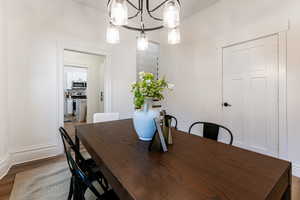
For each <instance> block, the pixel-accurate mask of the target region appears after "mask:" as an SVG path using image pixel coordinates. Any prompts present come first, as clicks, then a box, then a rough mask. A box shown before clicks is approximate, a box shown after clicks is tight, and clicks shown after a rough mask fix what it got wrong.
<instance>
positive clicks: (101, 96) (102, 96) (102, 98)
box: [100, 92, 104, 101]
mask: <svg viewBox="0 0 300 200" xmlns="http://www.w3.org/2000/svg"><path fill="white" fill-rule="evenodd" d="M103 100H104V94H103V92H100V101H103Z"/></svg>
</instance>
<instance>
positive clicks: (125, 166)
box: [75, 119, 292, 200]
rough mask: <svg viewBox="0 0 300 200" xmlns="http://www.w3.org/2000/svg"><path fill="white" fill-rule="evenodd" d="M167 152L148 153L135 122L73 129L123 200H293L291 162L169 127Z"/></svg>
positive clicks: (147, 143)
mask: <svg viewBox="0 0 300 200" xmlns="http://www.w3.org/2000/svg"><path fill="white" fill-rule="evenodd" d="M172 137H173V144H172V145H169V146H168V152H165V153H162V152H159V151H149V144H150V142H145V141H141V140H139V139H138V136H137V134H136V132H135V129H134V125H133V120H132V119H126V120H117V121H110V122H103V123H93V124H85V125H79V126H77V127H76V141H75V142H76V148H78V150H79V149H80V144H82V145H84V147H85V149H86V150H87V151H88V152H89V154H90V155H91V157H92V158H93V159H94V160H95V162H96V163H97V165H98V167H99V168H100V170H101V172H102V173H103V175H104V176H105V178H106V179H107V181H108V183H109V184H110V186H111V188H112V189H113V190H114V192H115V193H116V194H117V196H118V197H119V199H121V200H291V184H292V183H291V180H292V176H291V169H292V168H291V163H290V162H288V161H284V160H280V159H278V158H274V157H270V156H266V155H262V154H259V153H256V152H252V151H249V150H245V149H242V148H239V147H235V146H232V145H228V144H224V143H221V142H218V141H214V140H210V139H205V138H203V137H199V136H196V135H192V134H187V133H186V132H184V131H180V130H176V129H172Z"/></svg>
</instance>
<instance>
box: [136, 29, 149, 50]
mask: <svg viewBox="0 0 300 200" xmlns="http://www.w3.org/2000/svg"><path fill="white" fill-rule="evenodd" d="M148 46H149V42H148V38H147V36H146V34H145V33H141V34H140V35H139V37H138V38H137V49H138V50H139V51H145V50H146V49H148Z"/></svg>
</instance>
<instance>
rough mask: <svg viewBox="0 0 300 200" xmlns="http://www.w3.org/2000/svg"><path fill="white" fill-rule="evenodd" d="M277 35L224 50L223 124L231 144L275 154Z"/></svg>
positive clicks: (276, 147) (276, 152)
mask: <svg viewBox="0 0 300 200" xmlns="http://www.w3.org/2000/svg"><path fill="white" fill-rule="evenodd" d="M277 37H278V36H277V35H275V36H270V37H268V38H263V39H259V40H255V41H251V42H247V43H243V44H239V45H235V46H231V47H227V48H224V49H223V101H224V102H228V103H229V104H231V105H232V106H231V107H224V123H225V124H226V125H227V126H228V127H229V128H230V129H231V130H232V132H233V135H234V145H236V146H240V147H242V148H246V149H249V150H252V151H256V152H259V153H263V154H267V155H272V156H277V155H278V38H277Z"/></svg>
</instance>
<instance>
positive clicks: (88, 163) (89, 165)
mask: <svg viewBox="0 0 300 200" xmlns="http://www.w3.org/2000/svg"><path fill="white" fill-rule="evenodd" d="M59 132H60V135H61V138H62V142H63V146H64V150H65V152H67V151H68V148H70V149H72V151H73V152H74V154H75V155H76V158H77V159H76V161H77V163H76V164H77V165H78V166H79V167H80V169H81V170H83V171H84V172H85V173H86V174H88V176H89V179H90V180H96V181H97V182H98V183H99V184H100V186H101V187H102V189H103V191H105V192H107V191H108V189H109V184H108V182H107V180H106V179H105V177H104V176H103V174H102V173H101V171H100V169H99V168H98V167H97V165H96V163H95V161H94V160H93V159H91V158H90V159H85V158H84V157H83V156H82V154H81V153H80V151H79V150H78V149H77V148H76V146H75V144H74V142H73V140H72V139H71V137H70V136H69V134H68V133H67V131H66V130H65V129H64V128H63V127H60V128H59ZM71 181H72V180H71ZM71 194H72V188H71V186H70V192H69V195H71Z"/></svg>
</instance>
